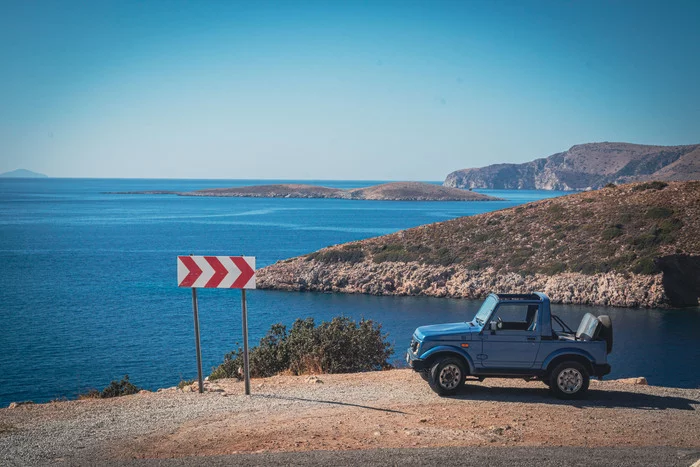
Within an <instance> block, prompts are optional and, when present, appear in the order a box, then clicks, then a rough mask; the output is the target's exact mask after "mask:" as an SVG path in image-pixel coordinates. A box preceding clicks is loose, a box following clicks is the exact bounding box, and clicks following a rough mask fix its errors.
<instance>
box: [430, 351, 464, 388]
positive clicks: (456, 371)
mask: <svg viewBox="0 0 700 467" xmlns="http://www.w3.org/2000/svg"><path fill="white" fill-rule="evenodd" d="M465 377H466V371H465V369H464V364H463V363H462V362H461V361H460V360H459V359H457V358H454V357H443V358H441V359H438V360H437V361H436V362H435V363H434V364H433V366H432V367H431V368H430V377H429V378H428V383H429V384H430V387H431V389H432V390H433V391H435V392H436V393H438V394H439V395H441V396H452V395H454V394H456V393H457V392H458V391H459V390H460V389H461V388H462V386H464V380H465Z"/></svg>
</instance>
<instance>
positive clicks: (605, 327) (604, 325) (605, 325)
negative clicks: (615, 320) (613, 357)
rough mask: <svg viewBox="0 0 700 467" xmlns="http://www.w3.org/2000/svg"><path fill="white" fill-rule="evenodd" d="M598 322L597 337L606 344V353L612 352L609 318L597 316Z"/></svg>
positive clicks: (611, 329)
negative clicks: (598, 330)
mask: <svg viewBox="0 0 700 467" xmlns="http://www.w3.org/2000/svg"><path fill="white" fill-rule="evenodd" d="M598 321H600V325H601V326H600V332H599V334H598V336H599V337H600V338H601V339H603V340H604V341H605V343H606V344H607V350H608V353H610V352H612V348H613V326H612V320H611V319H610V316H607V315H601V316H598Z"/></svg>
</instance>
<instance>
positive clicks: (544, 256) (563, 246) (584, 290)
mask: <svg viewBox="0 0 700 467" xmlns="http://www.w3.org/2000/svg"><path fill="white" fill-rule="evenodd" d="M698 229H700V182H673V183H668V184H667V183H662V182H650V183H636V184H629V185H624V186H619V187H610V188H604V189H601V190H598V191H591V192H585V193H577V194H573V195H569V196H563V197H559V198H553V199H548V200H542V201H538V202H535V203H530V204H526V205H522V206H517V207H515V208H510V209H504V210H501V211H496V212H491V213H487V214H481V215H478V216H472V217H462V218H458V219H454V220H451V221H446V222H440V223H436V224H430V225H425V226H420V227H416V228H413V229H409V230H405V231H400V232H396V233H394V234H390V235H385V236H382V237H376V238H371V239H368V240H363V241H360V242H354V243H349V244H345V245H336V246H333V247H329V248H325V249H323V250H319V251H317V252H315V253H311V254H309V255H306V256H301V257H297V258H292V259H290V260H285V261H280V262H278V263H276V264H274V265H272V266H269V267H267V268H264V269H262V270H261V271H259V274H258V282H257V283H258V287H260V288H271V289H281V290H299V291H307V290H308V291H322V292H346V293H368V294H376V295H428V296H435V297H455V298H481V297H483V296H485V295H486V294H488V293H489V292H504V293H505V292H523V291H531V290H544V291H545V292H547V293H548V294H549V295H550V297H551V298H552V300H553V301H554V302H556V303H581V304H596V305H612V306H632V307H634V306H643V307H656V306H686V305H691V306H692V305H697V304H698V297H699V296H700V280H698V278H697V277H695V276H694V275H693V274H694V272H697V271H700V235H698V234H697V232H698V231H699V230H698Z"/></svg>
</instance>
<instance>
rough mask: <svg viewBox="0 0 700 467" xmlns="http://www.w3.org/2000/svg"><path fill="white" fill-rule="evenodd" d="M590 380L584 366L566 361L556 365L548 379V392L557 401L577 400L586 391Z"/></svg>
mask: <svg viewBox="0 0 700 467" xmlns="http://www.w3.org/2000/svg"><path fill="white" fill-rule="evenodd" d="M590 382H591V378H590V376H589V374H588V370H587V369H586V367H585V366H583V365H581V364H580V363H579V362H575V361H567V362H563V363H560V364H559V365H557V366H556V367H555V368H554V370H553V371H552V376H551V377H550V379H549V390H550V391H552V394H554V396H555V397H557V398H559V399H579V398H581V397H583V396H584V395H585V394H586V392H587V391H588V384H589V383H590Z"/></svg>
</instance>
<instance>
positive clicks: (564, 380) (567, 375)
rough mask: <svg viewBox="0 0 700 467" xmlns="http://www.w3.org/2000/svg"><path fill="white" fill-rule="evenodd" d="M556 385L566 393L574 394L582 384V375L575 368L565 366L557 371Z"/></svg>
mask: <svg viewBox="0 0 700 467" xmlns="http://www.w3.org/2000/svg"><path fill="white" fill-rule="evenodd" d="M557 386H559V389H561V390H562V392H564V393H566V394H574V393H576V392H578V391H579V389H581V386H583V375H581V372H580V371H578V370H577V369H576V368H567V369H565V370H564V371H562V372H561V373H559V376H558V377H557Z"/></svg>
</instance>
